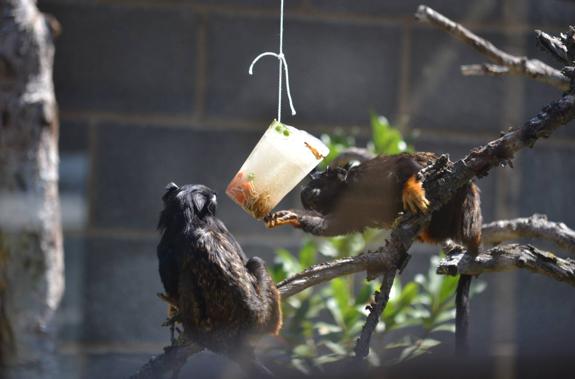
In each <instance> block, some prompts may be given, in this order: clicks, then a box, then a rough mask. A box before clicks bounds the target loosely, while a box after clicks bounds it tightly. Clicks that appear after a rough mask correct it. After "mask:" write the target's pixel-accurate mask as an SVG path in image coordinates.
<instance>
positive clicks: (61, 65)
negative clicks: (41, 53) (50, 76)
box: [43, 4, 196, 113]
mask: <svg viewBox="0 0 575 379" xmlns="http://www.w3.org/2000/svg"><path fill="white" fill-rule="evenodd" d="M43 10H45V11H48V12H50V13H52V14H54V15H55V16H56V18H57V19H58V20H59V21H60V22H61V24H62V29H63V33H62V35H61V37H60V38H59V39H58V41H57V44H56V51H57V52H56V58H55V86H56V94H57V97H58V99H59V102H60V105H61V108H62V109H64V110H68V111H69V110H74V111H76V110H93V111H96V110H97V111H122V112H142V113H146V112H179V113H191V111H192V107H193V104H194V79H195V77H194V73H195V68H194V67H195V63H194V58H195V50H194V49H195V45H196V39H195V17H194V16H193V15H192V14H191V13H190V11H188V10H185V9H171V10H170V9H164V8H142V7H137V8H129V7H125V6H106V5H101V4H100V5H72V4H45V5H44V6H43Z"/></svg>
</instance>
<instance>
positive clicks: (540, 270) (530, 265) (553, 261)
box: [437, 244, 575, 286]
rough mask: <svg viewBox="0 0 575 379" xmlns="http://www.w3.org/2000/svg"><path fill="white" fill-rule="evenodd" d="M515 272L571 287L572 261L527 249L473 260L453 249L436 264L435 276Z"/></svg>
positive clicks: (504, 249) (505, 249) (500, 250)
mask: <svg viewBox="0 0 575 379" xmlns="http://www.w3.org/2000/svg"><path fill="white" fill-rule="evenodd" d="M518 268H522V269H526V270H529V271H531V272H534V273H537V274H541V275H545V276H547V277H549V278H551V279H554V280H556V281H559V282H565V283H567V284H570V285H572V286H575V260H573V259H570V258H560V257H558V256H556V255H555V254H553V253H550V252H547V251H543V250H540V249H537V248H536V247H533V246H531V245H520V244H509V245H503V246H496V247H493V248H491V249H489V250H487V251H484V252H482V253H481V254H479V255H478V256H476V257H473V256H472V255H470V254H465V252H464V251H462V250H461V249H460V248H456V250H455V251H454V252H452V253H450V254H448V255H447V257H446V258H445V259H443V260H442V261H441V262H440V263H439V267H438V268H437V273H438V274H440V275H458V274H464V275H472V276H476V275H480V274H482V273H485V272H504V271H511V270H515V269H518Z"/></svg>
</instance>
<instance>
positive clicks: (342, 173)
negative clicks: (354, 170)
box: [335, 167, 347, 182]
mask: <svg viewBox="0 0 575 379" xmlns="http://www.w3.org/2000/svg"><path fill="white" fill-rule="evenodd" d="M335 172H336V174H337V179H338V180H339V181H340V182H345V180H346V179H347V170H346V169H344V168H341V167H336V168H335Z"/></svg>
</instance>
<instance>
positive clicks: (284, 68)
mask: <svg viewBox="0 0 575 379" xmlns="http://www.w3.org/2000/svg"><path fill="white" fill-rule="evenodd" d="M283 39H284V0H281V10H280V51H279V54H278V53H274V52H271V51H266V52H265V53H261V54H260V55H258V56H257V57H256V58H255V59H254V60H253V61H252V64H251V65H250V69H249V73H250V75H253V74H254V65H255V64H256V63H257V61H259V60H260V58H263V57H265V56H268V55H271V56H274V57H276V58H277V59H278V61H279V75H278V122H281V118H282V71H283V72H285V76H286V92H287V95H288V100H289V106H290V109H291V114H292V116H295V114H296V112H295V108H294V106H293V101H292V97H291V91H290V87H289V72H288V65H287V61H286V58H285V55H284V50H283V44H284V43H283Z"/></svg>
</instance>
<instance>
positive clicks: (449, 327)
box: [431, 324, 455, 333]
mask: <svg viewBox="0 0 575 379" xmlns="http://www.w3.org/2000/svg"><path fill="white" fill-rule="evenodd" d="M435 332H450V333H455V324H441V325H439V326H436V327H435V328H433V329H431V333H435Z"/></svg>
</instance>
